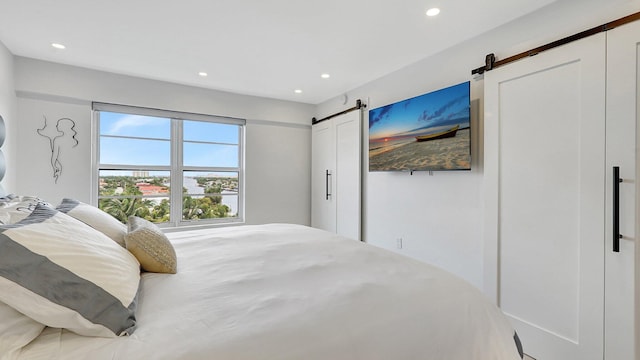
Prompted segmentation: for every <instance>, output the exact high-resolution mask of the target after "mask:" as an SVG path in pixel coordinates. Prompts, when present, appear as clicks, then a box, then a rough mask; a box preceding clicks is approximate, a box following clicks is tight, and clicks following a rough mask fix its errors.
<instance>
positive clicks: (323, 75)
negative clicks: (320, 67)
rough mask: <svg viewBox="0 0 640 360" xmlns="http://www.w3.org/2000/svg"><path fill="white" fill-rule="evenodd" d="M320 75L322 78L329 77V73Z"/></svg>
mask: <svg viewBox="0 0 640 360" xmlns="http://www.w3.org/2000/svg"><path fill="white" fill-rule="evenodd" d="M320 77H321V78H323V79H328V78H330V77H331V75H329V74H322V75H320Z"/></svg>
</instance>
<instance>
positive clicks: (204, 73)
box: [198, 71, 209, 77]
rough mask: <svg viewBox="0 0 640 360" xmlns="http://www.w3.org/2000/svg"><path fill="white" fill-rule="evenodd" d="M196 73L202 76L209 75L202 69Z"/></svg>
mask: <svg viewBox="0 0 640 360" xmlns="http://www.w3.org/2000/svg"><path fill="white" fill-rule="evenodd" d="M198 75H200V76H202V77H207V75H209V74H207V73H206V72H204V71H200V72H199V73H198Z"/></svg>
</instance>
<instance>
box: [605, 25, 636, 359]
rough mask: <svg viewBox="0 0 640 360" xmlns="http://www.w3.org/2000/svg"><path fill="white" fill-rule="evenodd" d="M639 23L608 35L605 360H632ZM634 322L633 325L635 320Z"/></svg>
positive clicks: (612, 31) (614, 30) (634, 334)
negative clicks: (616, 201) (615, 227)
mask: <svg viewBox="0 0 640 360" xmlns="http://www.w3.org/2000/svg"><path fill="white" fill-rule="evenodd" d="M639 44H640V22H634V23H630V24H626V25H623V26H620V27H618V28H615V29H613V30H611V31H609V32H607V174H606V175H607V176H606V179H607V185H606V189H607V192H606V194H607V200H606V204H607V214H606V216H605V219H606V223H607V227H606V230H605V246H606V250H605V254H606V256H605V263H606V273H605V274H606V287H605V288H606V297H605V322H606V326H605V329H606V336H605V354H606V357H605V358H606V359H616V360H618V359H619V360H632V359H635V358H634V356H633V354H634V341H635V338H636V337H637V334H636V332H635V329H634V320H635V319H637V318H638V315H639V314H634V311H637V310H636V309H638V306H634V303H635V300H634V299H635V298H636V296H635V293H636V291H637V289H636V281H635V280H634V279H635V272H636V269H635V268H636V266H637V265H636V261H637V260H636V259H637V257H636V252H637V251H638V250H637V249H636V244H635V238H636V235H635V234H636V231H637V229H638V228H637V226H638V224H637V222H638V217H637V216H636V211H637V208H636V206H637V193H636V191H637V188H638V186H639V185H638V182H637V181H636V179H637V172H638V170H640V169H638V168H637V165H638V163H637V161H638V159H637V156H638V154H637V151H638V150H637V148H636V141H637V140H636V139H637V136H638V135H637V134H638V130H637V124H638V123H639V122H640V121H639V119H638V114H639V113H640V108H638V104H639V103H640V102H639V100H640V98H639V96H640V95H639V94H640V45H639ZM614 166H617V167H619V172H620V178H621V179H622V180H623V181H622V182H621V183H619V184H618V185H619V192H620V193H619V196H620V202H619V209H620V219H619V229H620V234H621V235H622V236H623V237H622V238H621V239H619V252H614V251H613V236H614V235H613V213H612V211H613V209H612V207H613V190H612V188H613V185H614V181H613V174H612V168H613V167H614ZM636 321H637V320H636Z"/></svg>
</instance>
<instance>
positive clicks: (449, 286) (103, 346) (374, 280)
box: [0, 201, 522, 360]
mask: <svg viewBox="0 0 640 360" xmlns="http://www.w3.org/2000/svg"><path fill="white" fill-rule="evenodd" d="M0 202H1V201H0ZM85 205H86V204H85ZM85 205H83V206H85ZM86 206H88V205H86ZM41 208H47V210H40V209H41ZM37 209H38V210H36V211H32V209H30V211H32V213H30V215H27V217H26V218H23V219H21V220H19V221H18V222H17V224H18V225H16V223H14V224H10V225H3V226H0V231H1V234H0V280H2V279H4V278H2V276H3V273H2V262H3V261H10V260H7V258H8V257H7V256H3V255H2V254H3V253H4V254H5V255H6V253H7V248H6V247H3V246H4V245H6V243H7V242H8V241H9V240H7V239H10V240H12V239H13V238H19V236H18V235H14V233H15V232H20V231H23V230H22V229H23V228H30V227H31V228H34V229H35V230H31V232H30V233H29V236H27V237H29V238H30V237H34V236H33V235H32V234H33V232H34V231H36V232H37V231H39V229H40V228H41V227H42V223H40V222H38V221H40V220H37V221H36V220H33V218H34V214H35V213H36V212H38V213H39V214H40V216H42V214H43V213H46V214H47V215H46V216H48V220H46V221H49V222H51V223H48V225H47V229H46V230H45V231H44V232H45V233H46V234H47V236H52V234H54V235H55V232H57V231H61V234H62V235H61V237H67V238H68V237H75V236H79V235H76V234H79V233H82V234H84V232H86V233H87V234H89V235H87V236H92V237H93V238H97V237H99V236H98V235H96V234H95V233H93V232H91V231H93V229H92V230H91V231H90V230H88V228H90V226H88V225H87V224H90V223H91V221H85V223H82V226H85V227H86V228H87V229H85V228H82V229H80V230H78V229H77V228H79V227H80V226H81V225H80V223H81V221H77V219H73V218H72V217H71V216H69V215H67V214H73V212H74V210H72V211H69V210H68V209H67V212H66V213H65V212H64V210H65V209H64V207H62V208H61V207H60V206H59V207H58V208H57V209H56V210H53V209H52V208H51V207H50V205H49V206H47V205H38V207H37ZM85 209H88V208H85ZM78 213H79V214H80V213H81V212H78ZM52 214H53V215H52ZM1 217H2V214H1V212H0V220H2V219H1ZM36 217H37V216H36ZM78 217H79V218H82V216H78ZM67 218H71V219H72V220H69V219H67ZM29 219H31V220H30V221H31V222H29ZM51 219H54V220H51ZM85 220H86V219H85ZM24 223H27V225H20V224H24ZM35 223H37V226H39V227H36V226H34V224H35ZM96 224H98V225H96ZM62 227H64V228H65V229H63V230H60V228H62ZM68 227H74V230H73V231H72V232H69V231H67V230H66V228H68ZM94 227H95V228H96V229H100V228H101V224H100V222H99V221H98V222H95V221H94ZM102 227H104V224H102ZM52 228H53V229H54V230H51V229H52ZM103 230H104V229H103ZM95 231H96V232H98V230H95ZM128 231H131V228H129V229H128ZM65 234H66V235H65ZM69 234H74V235H73V236H70V235H69ZM83 236H84V235H83ZM166 237H167V239H168V241H169V242H170V244H171V246H172V248H173V251H174V252H175V259H177V263H176V264H175V265H176V267H175V274H171V273H154V272H146V271H143V272H141V274H140V275H139V279H138V280H137V281H138V286H137V288H136V289H135V292H136V295H135V299H134V301H132V303H135V311H132V312H131V313H130V314H129V315H128V316H129V317H128V321H129V322H128V323H127V325H125V326H124V329H125V330H123V331H122V332H120V333H117V332H116V334H115V335H113V334H107V335H104V334H97V335H92V334H89V335H90V336H87V335H86V334H85V335H79V334H78V333H83V331H85V330H83V329H80V330H78V329H77V328H73V326H68V327H66V328H62V327H65V326H66V325H63V326H60V327H55V326H52V325H51V324H53V325H58V324H60V323H56V322H55V321H54V322H52V323H51V324H48V325H49V326H45V324H42V323H41V322H40V321H35V320H34V319H32V318H30V317H29V316H26V315H25V314H24V313H23V312H22V311H24V312H29V311H31V308H29V307H27V308H22V309H21V311H15V313H14V312H13V311H14V310H15V309H14V307H20V306H21V304H22V303H24V302H25V300H24V299H22V300H20V301H19V304H14V305H13V306H7V303H10V302H11V300H12V299H11V298H10V297H11V296H12V295H7V294H6V291H7V289H8V288H7V286H15V284H14V283H13V282H10V281H6V279H5V280H4V282H3V281H0V292H1V293H0V301H2V302H3V303H4V305H5V306H4V308H3V307H1V306H0V319H1V320H0V321H2V323H3V324H0V335H2V337H0V351H3V352H2V353H1V354H2V355H1V356H0V358H1V359H2V360H5V359H12V360H13V359H29V360H38V359H64V360H73V359H189V360H191V359H194V360H195V359H224V360H227V359H228V360H245V359H246V360H249V359H251V360H261V359H265V360H266V359H269V360H272V359H277V360H287V359H309V360H314V359H318V360H320V359H323V360H326V359H345V360H346V359H358V360H365V359H366V360H375V359H465V360H474V359H476V360H480V359H483V360H484V359H487V360H488V359H491V360H503V359H504V360H515V359H521V358H522V347H521V345H520V342H519V340H518V338H517V335H516V334H515V332H514V330H513V328H512V327H511V325H510V324H509V322H508V321H507V319H506V318H505V316H503V314H502V313H501V311H500V310H499V309H498V308H497V307H496V306H494V305H493V304H492V303H491V302H490V301H489V300H488V299H487V298H485V297H484V296H483V295H482V294H481V292H480V291H478V290H477V289H476V288H474V287H473V286H471V285H470V284H468V283H466V282H465V281H463V280H461V279H459V278H457V277H456V276H454V275H452V274H450V273H448V272H445V271H443V270H441V269H438V268H436V267H433V266H430V265H428V264H425V263H422V262H419V261H417V260H413V259H410V258H408V257H405V256H402V255H399V254H395V253H392V252H389V251H386V250H384V249H380V248H377V247H374V246H371V245H367V244H365V243H362V242H358V241H354V240H350V239H347V238H343V237H340V236H338V235H335V234H332V233H329V232H325V231H322V230H318V229H313V228H310V227H306V226H301V225H292V224H266V225H244V226H236V227H223V228H216V229H201V230H189V231H181V232H173V233H168V234H166ZM93 238H92V240H91V241H94V240H93ZM3 239H4V240H3ZM105 239H106V238H104V239H103V238H101V241H102V240H105ZM110 240H111V239H109V240H105V241H110ZM3 241H4V243H3ZM12 241H13V240H12ZM25 241H26V242H28V241H27V240H25ZM82 241H84V242H87V241H89V240H86V239H85V240H82ZM39 243H42V242H39ZM111 243H112V245H113V246H112V245H109V244H107V243H106V242H104V244H103V243H100V244H101V245H100V246H103V250H101V251H112V250H113V251H117V252H118V254H120V253H122V251H121V250H116V248H122V246H121V244H118V243H117V242H115V241H111ZM29 246H31V245H29V244H27V245H25V247H29ZM74 246H75V247H77V246H78V245H77V244H76V245H74ZM104 249H107V250H104ZM125 251H126V249H125ZM67 252H68V251H67ZM127 256H128V255H127ZM52 258H55V256H52ZM95 261H98V260H95ZM95 261H94V260H92V261H91V263H95ZM62 262H63V260H60V263H62ZM75 263H77V260H76V261H75V262H74V264H75ZM84 266H91V264H85V265H84ZM105 266H108V265H105ZM118 266H120V267H121V268H124V267H125V265H118ZM100 268H101V269H100V272H108V271H109V270H108V269H107V270H105V269H103V267H102V266H100ZM116 271H119V270H116ZM116 273H117V272H116ZM90 276H91V274H89V275H87V277H90ZM111 277H113V275H111ZM122 277H123V278H125V276H122ZM125 280H126V279H125ZM125 280H123V282H125ZM3 284H4V285H3ZM7 284H9V285H7ZM3 286H5V287H4V288H3ZM59 287H60V286H57V287H56V288H55V289H54V290H56V291H57V290H59ZM106 287H108V286H106ZM54 290H51V291H54ZM127 291H129V290H127ZM11 292H12V293H15V291H14V290H11ZM28 296H33V294H29V295H28ZM1 304H2V303H0V305H1ZM125 305H126V302H125ZM38 306H39V305H38ZM55 306H58V307H59V305H55ZM57 310H58V309H57V308H53V310H51V309H48V310H46V311H47V314H44V316H48V315H49V314H48V312H50V311H57ZM3 311H5V313H4V314H5V315H3ZM6 314H13V315H12V316H13V319H14V321H13V323H12V324H11V326H8V325H7V323H8V322H9V320H8V319H10V318H11V316H8V315H6ZM38 316H39V315H38V314H35V315H33V317H36V318H37V317H38ZM132 318H133V319H134V320H132ZM77 320H78V319H75V320H73V321H77ZM81 320H82V321H84V320H85V319H81ZM43 321H45V322H46V321H49V320H47V319H44V320H43ZM56 321H62V320H60V319H59V318H57V319H56ZM65 321H66V320H65ZM131 321H133V323H132V322H131ZM132 324H133V325H132ZM27 325H28V326H27ZM3 326H4V331H5V333H4V334H3V333H2V331H3ZM69 328H72V329H74V330H73V331H72V330H69ZM87 328H88V327H87ZM24 329H26V330H24ZM87 331H88V330H87ZM91 331H93V330H91ZM110 335H113V336H110ZM3 338H4V339H5V340H4V341H3ZM7 339H13V345H11V341H7ZM16 344H17V345H16ZM3 346H4V349H3Z"/></svg>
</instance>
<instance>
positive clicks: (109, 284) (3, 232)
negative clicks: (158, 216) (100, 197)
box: [0, 204, 140, 337]
mask: <svg viewBox="0 0 640 360" xmlns="http://www.w3.org/2000/svg"><path fill="white" fill-rule="evenodd" d="M139 269H140V264H139V263H138V261H137V260H136V259H135V257H134V256H133V255H131V254H130V253H129V252H128V251H127V250H126V249H123V248H122V247H121V246H119V245H118V244H116V243H115V242H113V241H112V240H111V239H109V238H108V237H106V236H105V235H104V234H102V233H101V232H99V231H97V230H95V229H93V228H91V227H90V226H88V225H86V224H84V223H82V222H81V221H78V220H76V219H74V218H72V217H70V216H68V215H66V214H64V213H61V212H59V211H57V210H54V209H52V208H50V207H48V206H46V205H41V204H39V205H37V206H36V208H35V210H33V212H32V213H31V215H29V216H28V217H27V218H25V219H24V220H22V221H20V222H18V223H16V224H14V225H4V226H0V301H2V302H4V303H6V304H8V305H10V306H11V307H13V308H14V309H16V310H18V311H20V312H21V313H23V314H25V315H27V316H29V317H30V318H32V319H34V320H36V321H38V322H40V323H42V324H44V325H47V326H50V327H57V328H65V329H68V330H71V331H73V332H75V333H77V334H80V335H86V336H103V337H115V336H121V335H128V334H131V333H132V332H133V331H134V329H135V326H136V319H135V307H136V301H137V294H138V285H139V282H140V270H139Z"/></svg>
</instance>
